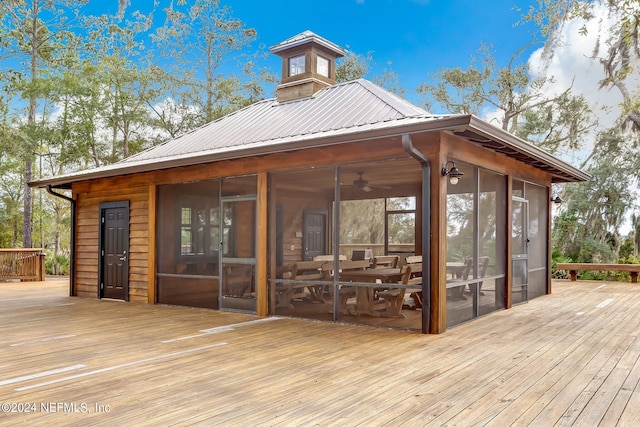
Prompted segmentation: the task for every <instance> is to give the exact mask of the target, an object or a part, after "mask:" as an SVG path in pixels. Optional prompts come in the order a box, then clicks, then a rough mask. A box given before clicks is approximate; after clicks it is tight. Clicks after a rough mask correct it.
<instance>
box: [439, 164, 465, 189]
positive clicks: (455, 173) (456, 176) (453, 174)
mask: <svg viewBox="0 0 640 427" xmlns="http://www.w3.org/2000/svg"><path fill="white" fill-rule="evenodd" d="M449 163H451V169H447V166H448V165H449ZM447 175H449V182H450V183H451V185H456V184H457V183H458V181H460V177H461V176H462V175H464V174H463V173H462V172H460V170H459V169H458V168H457V167H456V164H455V163H453V162H452V161H448V162H447V163H445V165H444V167H443V168H442V176H447Z"/></svg>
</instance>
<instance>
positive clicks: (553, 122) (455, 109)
mask: <svg viewBox="0 0 640 427" xmlns="http://www.w3.org/2000/svg"><path fill="white" fill-rule="evenodd" d="M528 47H529V46H525V47H524V48H522V49H520V50H518V51H517V52H515V53H514V54H513V55H512V56H511V59H510V61H509V63H508V64H507V66H506V67H504V68H500V67H499V66H498V65H497V64H496V61H495V58H494V56H493V53H492V51H491V48H490V47H489V46H485V45H483V46H482V47H481V49H480V57H478V58H471V65H470V66H469V67H468V68H467V69H466V70H464V69H461V68H453V69H441V70H439V72H438V73H436V74H435V75H433V76H432V79H433V80H434V81H435V83H433V84H429V83H424V84H422V85H420V87H419V88H418V93H421V94H423V95H426V96H427V98H428V99H430V100H432V101H431V102H427V108H428V109H431V108H432V107H433V104H432V102H435V103H437V104H439V105H441V106H442V107H443V108H444V109H445V110H446V111H447V112H449V113H458V114H474V115H479V116H480V115H483V114H487V113H490V112H491V114H492V115H493V113H492V111H496V112H497V114H499V117H498V118H497V121H498V124H499V126H500V127H501V128H502V129H504V130H505V131H508V132H511V133H513V134H516V135H518V136H520V137H522V138H523V139H527V140H529V141H530V142H532V143H535V144H537V145H539V146H541V147H544V148H546V149H548V150H549V151H551V152H555V151H556V150H558V149H559V148H560V147H562V146H564V147H568V148H571V149H574V150H575V149H577V148H580V145H581V138H582V136H584V135H585V134H586V132H587V131H588V130H589V129H590V128H591V127H592V126H593V119H592V118H591V112H590V110H589V107H588V105H587V104H586V102H584V99H582V98H580V97H575V96H572V95H571V88H567V89H565V91H564V92H562V93H560V94H558V95H552V96H549V95H547V94H546V91H545V87H546V86H547V85H548V84H549V83H551V82H553V78H552V77H546V76H542V77H538V78H535V79H533V78H532V77H531V74H530V73H529V69H528V66H527V64H526V63H522V62H521V63H519V62H518V58H519V57H520V55H521V54H522V53H523V52H525V51H526V48H528Z"/></svg>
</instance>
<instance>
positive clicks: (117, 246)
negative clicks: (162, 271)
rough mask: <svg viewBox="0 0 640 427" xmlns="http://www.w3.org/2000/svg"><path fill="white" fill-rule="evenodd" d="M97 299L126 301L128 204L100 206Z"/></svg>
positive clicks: (117, 203) (127, 291) (127, 289)
mask: <svg viewBox="0 0 640 427" xmlns="http://www.w3.org/2000/svg"><path fill="white" fill-rule="evenodd" d="M100 231H101V233H100V237H101V239H100V240H101V241H100V258H101V259H100V297H101V298H113V299H122V300H128V299H129V202H128V201H126V202H110V203H103V204H101V205H100Z"/></svg>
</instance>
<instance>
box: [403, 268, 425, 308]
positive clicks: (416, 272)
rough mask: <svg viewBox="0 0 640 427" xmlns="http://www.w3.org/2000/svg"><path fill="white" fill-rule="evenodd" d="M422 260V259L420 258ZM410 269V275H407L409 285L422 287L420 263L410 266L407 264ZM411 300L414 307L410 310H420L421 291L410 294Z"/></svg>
mask: <svg viewBox="0 0 640 427" xmlns="http://www.w3.org/2000/svg"><path fill="white" fill-rule="evenodd" d="M420 259H422V257H420ZM407 265H408V266H409V267H411V273H410V274H409V284H411V285H422V263H421V262H413V263H411V264H407ZM410 295H411V298H413V301H414V302H415V304H416V305H415V307H411V308H416V309H418V308H422V291H417V292H411V294H410Z"/></svg>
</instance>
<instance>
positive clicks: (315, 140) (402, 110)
mask: <svg viewBox="0 0 640 427" xmlns="http://www.w3.org/2000/svg"><path fill="white" fill-rule="evenodd" d="M433 131H450V132H452V133H454V134H456V135H459V136H461V137H463V138H465V139H467V140H469V141H471V142H473V143H475V144H478V145H481V146H483V147H485V148H487V149H490V150H493V151H496V152H498V153H501V154H504V155H506V156H509V157H513V158H515V159H517V160H519V161H521V162H525V163H528V164H531V165H532V166H535V167H537V168H539V169H542V170H545V171H547V172H549V173H550V174H552V176H553V182H572V181H585V180H587V179H589V175H588V174H585V173H584V172H582V171H580V170H578V169H576V168H574V167H572V166H570V165H568V164H567V163H565V162H563V161H562V160H560V159H557V158H555V157H554V156H552V155H550V154H548V153H546V152H545V151H544V150H541V149H539V148H538V147H536V146H534V145H532V144H530V143H528V142H526V141H524V140H522V139H520V138H518V137H516V136H514V135H511V134H509V133H507V132H504V131H502V130H501V129H499V128H497V127H495V126H492V125H490V124H489V123H486V122H484V121H482V120H480V119H478V118H476V117H474V116H470V115H460V114H454V115H432V114H429V113H428V112H427V111H426V110H424V109H422V108H419V107H417V106H415V105H413V104H411V103H410V102H408V101H406V100H404V99H402V98H400V97H398V96H396V95H395V94H393V93H390V92H388V91H386V90H384V89H382V88H381V87H379V86H376V85H374V84H373V83H371V82H369V81H367V80H364V79H359V80H355V81H351V82H347V83H342V84H337V85H334V86H329V87H326V88H324V89H322V90H320V91H319V92H317V93H316V94H315V95H313V96H311V97H309V98H303V99H297V100H291V101H287V102H282V103H280V102H278V101H277V100H276V99H268V100H264V101H260V102H257V103H255V104H252V105H250V106H248V107H246V108H244V109H242V110H238V111H236V112H234V113H231V114H228V115H226V116H224V117H222V118H220V119H218V120H215V121H213V122H211V123H208V124H206V125H204V126H202V127H200V128H198V129H195V130H194V131H192V132H190V133H187V134H185V135H182V136H180V137H177V138H175V139H172V140H169V141H166V142H164V143H162V144H160V145H158V146H155V147H152V148H150V149H148V150H146V151H143V152H141V153H138V154H136V155H133V156H131V157H129V158H127V159H124V160H122V161H120V162H118V163H114V164H109V165H105V166H101V167H98V168H95V169H89V170H84V171H79V172H74V173H69V174H65V175H61V176H57V177H51V178H45V179H42V180H39V181H31V182H30V183H29V185H30V186H32V187H45V186H56V187H59V188H69V187H68V185H69V184H70V183H73V182H78V181H82V180H87V179H95V178H106V177H112V176H117V175H123V174H130V173H139V172H145V171H150V170H157V169H166V168H171V167H179V166H188V165H193V164H199V163H207V162H215V161H219V160H223V159H232V158H241V157H245V156H253V155H263V154H268V153H274V152H280V151H286V150H293V149H301V148H308V147H319V146H325V145H331V144H338V143H344V142H349V141H362V140H366V139H370V138H380V137H384V136H392V135H401V134H402V135H404V134H411V133H414V132H433Z"/></svg>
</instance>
